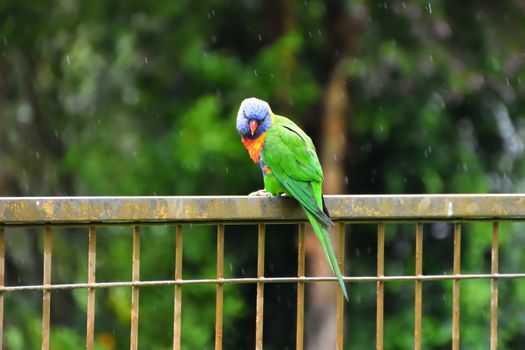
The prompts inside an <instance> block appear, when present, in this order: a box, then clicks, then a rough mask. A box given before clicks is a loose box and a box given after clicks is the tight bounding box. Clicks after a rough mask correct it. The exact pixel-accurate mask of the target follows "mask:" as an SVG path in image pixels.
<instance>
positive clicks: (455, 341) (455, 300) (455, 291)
mask: <svg viewBox="0 0 525 350" xmlns="http://www.w3.org/2000/svg"><path fill="white" fill-rule="evenodd" d="M460 274H461V224H459V223H457V224H454V276H458V275H460ZM452 283H453V285H452V350H459V314H460V286H459V280H458V279H455V280H454V281H453V282H452Z"/></svg>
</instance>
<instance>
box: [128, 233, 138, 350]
mask: <svg viewBox="0 0 525 350" xmlns="http://www.w3.org/2000/svg"><path fill="white" fill-rule="evenodd" d="M131 280H132V281H133V282H137V281H139V280H140V227H139V226H133V263H132V268H131ZM138 346H139V286H133V287H131V330H130V349H132V350H136V349H138Z"/></svg>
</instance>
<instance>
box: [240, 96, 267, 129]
mask: <svg viewBox="0 0 525 350" xmlns="http://www.w3.org/2000/svg"><path fill="white" fill-rule="evenodd" d="M271 114H272V110H271V109H270V106H269V105H268V103H266V101H263V100H259V99H258V98H255V97H250V98H247V99H245V100H244V101H242V103H241V107H240V108H239V112H238V113H237V131H238V132H239V134H241V136H242V137H244V138H247V139H256V138H257V137H259V136H261V135H262V134H264V133H265V132H266V131H267V130H268V129H269V128H270V126H272V117H271Z"/></svg>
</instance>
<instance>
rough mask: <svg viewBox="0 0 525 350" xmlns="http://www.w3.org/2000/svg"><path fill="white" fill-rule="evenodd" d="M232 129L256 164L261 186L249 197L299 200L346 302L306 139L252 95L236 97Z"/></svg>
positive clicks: (314, 162)
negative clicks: (239, 102) (277, 197)
mask: <svg viewBox="0 0 525 350" xmlns="http://www.w3.org/2000/svg"><path fill="white" fill-rule="evenodd" d="M236 129H237V132H238V133H239V134H240V135H241V141H242V143H243V144H244V147H245V148H246V149H247V151H248V154H249V156H250V158H251V160H252V161H253V162H254V163H255V164H258V165H259V167H260V168H261V171H262V175H263V181H264V189H263V190H259V191H257V192H254V193H252V194H250V195H255V196H268V197H270V196H280V195H287V196H290V197H292V198H294V199H296V200H297V201H298V202H299V204H300V206H301V207H302V209H303V210H304V212H305V214H306V216H307V218H308V220H309V221H310V224H311V225H312V228H313V230H314V232H315V234H316V236H317V238H318V239H319V242H320V244H321V247H322V248H323V252H324V254H325V257H326V259H327V260H328V264H329V265H330V268H331V270H332V272H333V273H334V274H335V275H336V276H337V280H338V282H339V286H340V287H341V290H342V292H343V295H344V297H345V299H346V300H347V301H348V294H347V291H346V288H345V284H344V280H343V276H342V274H341V270H340V269H339V265H338V263H337V257H336V254H335V251H334V247H333V245H332V242H331V240H330V235H329V234H328V231H327V229H328V228H329V227H332V226H333V225H334V223H333V221H332V219H331V218H330V215H329V213H328V210H327V208H326V205H325V203H324V199H323V193H322V186H323V170H322V168H321V165H320V163H319V159H318V157H317V154H316V151H315V146H314V144H313V142H312V140H311V139H310V137H309V136H308V135H307V134H306V133H305V132H304V131H303V130H302V129H301V128H299V127H298V126H297V125H296V124H295V123H294V122H293V121H291V120H290V119H288V118H286V117H283V116H280V115H277V114H274V113H273V112H272V110H271V108H270V105H269V104H268V103H267V102H266V101H264V100H261V99H258V98H255V97H250V98H246V99H244V100H243V101H242V103H241V105H240V107H239V111H238V113H237V120H236Z"/></svg>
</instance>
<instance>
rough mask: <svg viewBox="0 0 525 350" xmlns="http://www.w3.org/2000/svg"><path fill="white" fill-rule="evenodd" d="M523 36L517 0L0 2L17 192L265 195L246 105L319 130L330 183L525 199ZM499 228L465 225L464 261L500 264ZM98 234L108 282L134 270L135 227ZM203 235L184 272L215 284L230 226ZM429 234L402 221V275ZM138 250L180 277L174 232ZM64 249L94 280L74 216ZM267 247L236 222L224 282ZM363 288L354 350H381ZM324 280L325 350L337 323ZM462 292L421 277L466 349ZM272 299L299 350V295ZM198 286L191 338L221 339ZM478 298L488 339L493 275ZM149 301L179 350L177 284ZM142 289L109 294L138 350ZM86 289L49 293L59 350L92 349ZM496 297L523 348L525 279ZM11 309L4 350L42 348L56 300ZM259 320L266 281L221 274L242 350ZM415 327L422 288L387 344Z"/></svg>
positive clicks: (431, 308) (291, 252) (22, 242)
mask: <svg viewBox="0 0 525 350" xmlns="http://www.w3.org/2000/svg"><path fill="white" fill-rule="evenodd" d="M524 38H525V3H524V2H523V1H519V0H502V1H497V2H496V1H488V0H485V1H479V0H478V1H470V0H467V1H462V2H457V1H452V0H448V1H408V0H407V1H395V0H394V1H364V0H357V1H350V0H347V1H342V0H341V1H336V0H334V1H310V0H305V1H290V0H287V1H279V0H271V1H249V0H244V1H243V0H238V1H233V0H226V1H224V0H207V1H189V0H186V1H184V0H181V1H173V0H157V1H141V0H131V1H123V0H121V1H105V0H90V1H78V0H55V1H48V0H42V1H10V0H0V195H1V196H44V195H45V196H47V195H219V194H220V195H234V194H235V195H240V194H247V193H249V192H252V191H254V190H256V189H259V188H261V187H262V180H261V174H260V170H259V169H258V167H257V166H255V165H254V164H253V163H251V161H250V159H249V157H248V155H247V153H246V150H245V149H244V148H243V146H242V144H241V142H240V139H239V136H238V135H237V134H236V131H235V117H236V111H237V108H238V106H239V104H240V102H241V101H242V99H243V98H245V97H249V96H257V97H260V98H263V99H265V100H267V101H268V102H269V103H270V105H271V106H272V108H273V110H274V112H276V113H278V114H282V115H285V116H288V117H291V118H292V119H294V120H295V121H296V122H297V123H298V124H299V125H300V126H301V127H302V128H303V129H304V130H305V131H306V132H307V133H308V134H309V135H311V137H312V138H313V139H314V142H315V144H316V145H317V149H318V153H319V155H320V158H321V161H322V163H323V168H324V171H325V178H326V181H325V182H326V183H325V190H326V192H327V193H352V194H363V193H378V194H384V193H386V194H397V193H403V194H407V193H489V192H520V191H523V190H524V188H525V182H524V175H525V162H524V159H523V153H524V144H523V142H524V138H525V41H524ZM523 229H524V227H523V225H520V224H515V223H506V224H502V228H501V232H502V235H501V238H500V240H501V253H500V270H501V272H523V270H524V268H525V254H524V253H523V247H524V246H525V236H523ZM375 230H376V228H375V226H373V225H364V224H362V225H351V227H350V228H349V229H348V236H347V260H348V266H347V273H349V274H351V275H369V274H375V254H376V252H375V246H376V237H375V234H374V232H375ZM425 230H426V234H425V247H426V249H425V256H424V259H425V261H424V271H425V273H452V235H451V233H452V226H451V225H447V224H433V225H426V226H425ZM490 231H491V225H490V224H484V223H474V224H467V225H465V226H464V232H465V234H464V235H463V261H462V272H464V273H488V272H489V271H490ZM99 232H101V233H100V234H99V235H98V236H99V239H98V254H97V259H98V261H97V280H98V281H111V280H129V279H130V276H131V244H132V242H131V234H130V233H131V231H130V230H125V229H116V228H102V229H100V231H99ZM185 232H187V233H186V235H185V243H184V251H185V253H184V254H185V257H184V259H185V260H184V264H185V265H184V277H185V278H205V277H213V276H214V275H215V256H214V253H213V254H210V252H215V239H216V237H215V234H214V231H213V228H211V227H202V226H192V227H190V226H188V227H185ZM285 232H288V233H292V234H279V233H285ZM414 232H415V225H387V227H386V274H412V273H413V266H414V261H413V251H414V240H415V239H414ZM22 233H23V234H22ZM294 233H295V228H293V227H291V226H288V227H284V228H283V226H282V225H275V227H273V226H272V227H270V228H269V232H268V233H267V248H266V252H267V253H266V254H267V255H266V272H267V274H268V275H269V276H285V275H293V274H295V273H296V259H295V256H296V255H295V254H296V235H295V234H294ZM41 236H42V235H41V232H36V231H35V230H30V229H10V230H8V231H7V254H8V255H7V262H6V283H7V284H8V285H23V284H32V283H37V284H38V283H41V275H42V274H41V271H42V261H41V260H42V259H41V256H42V255H41V251H42V237H41ZM142 240H143V245H142V252H141V258H142V263H141V279H145V280H146V279H170V278H173V266H174V228H173V227H170V226H166V227H164V226H162V227H159V226H157V227H149V228H145V229H144V234H143V235H142ZM312 242H314V243H315V241H312ZM53 243H54V247H55V250H54V256H53V259H54V260H53V281H54V282H55V283H58V282H62V283H67V282H81V281H82V282H83V281H85V280H86V279H87V277H86V276H87V266H86V265H87V264H86V261H87V248H86V247H87V232H86V231H85V230H80V229H77V230H72V229H65V228H64V229H62V230H58V232H57V233H56V234H55V235H54V242H53ZM309 244H310V247H312V248H311V249H308V257H309V262H310V266H309V269H308V271H309V273H314V272H315V271H316V264H313V263H312V261H316V260H315V259H316V256H317V255H318V253H316V249H315V246H312V243H309ZM256 246H257V237H256V228H255V227H250V226H246V227H244V226H235V227H228V228H227V230H226V262H225V270H226V275H227V277H228V276H229V277H232V276H237V277H240V276H247V277H248V276H255V275H256V248H257V247H256ZM319 259H321V258H319ZM312 271H313V272H312ZM350 287H351V288H350V298H351V299H350V303H349V304H348V305H347V311H348V312H347V316H348V317H347V320H346V321H347V322H346V326H345V329H346V339H347V340H346V341H345V346H346V348H348V349H369V348H372V347H373V344H374V339H375V285H374V284H373V283H370V284H366V283H363V284H352V285H351V286H350ZM310 288H311V289H310ZM313 289H314V287H307V293H309V294H308V295H309V299H308V300H309V301H308V302H307V307H308V308H309V309H308V310H307V312H308V320H307V324H308V325H309V326H308V329H307V330H308V334H307V343H308V344H310V348H312V349H315V348H320V347H319V346H320V345H315V344H326V343H323V341H325V340H323V334H322V333H323V328H325V324H326V322H324V321H322V322H319V320H322V318H321V316H320V315H321V314H322V310H321V311H319V310H318V311H316V312H312V309H313V306H312V305H318V304H319V302H316V298H318V295H317V294H315V293H311V290H313ZM451 290H452V282H428V283H424V311H423V312H424V320H423V344H424V348H425V349H449V348H450V344H451V335H450V334H451V332H450V327H451V304H452V294H451ZM265 292H266V302H265V318H266V320H267V321H268V322H266V324H265V330H264V337H265V338H264V342H265V348H268V349H287V348H288V349H291V348H294V342H295V326H294V325H295V287H294V286H293V285H268V286H267V287H266V289H265ZM183 293H184V297H183V298H184V306H183V324H182V342H183V347H184V348H185V349H205V348H208V349H210V348H212V347H213V336H214V333H213V329H214V327H213V324H214V313H215V308H214V303H215V296H214V295H215V287H213V286H188V287H187V288H186V287H185V289H184V292H183ZM461 296H462V301H461V302H462V304H461V306H462V310H461V327H462V328H461V332H462V333H461V341H462V347H461V348H462V349H486V348H487V347H488V344H489V343H488V339H489V315H490V282H489V281H474V280H473V281H464V282H462V289H461ZM140 298H141V299H140V301H141V306H140V315H141V323H140V336H139V342H140V343H139V345H140V347H141V348H144V349H169V348H171V340H172V333H171V332H172V317H173V315H172V312H173V311H172V310H173V288H172V287H170V288H168V287H165V288H164V287H162V288H144V289H143V290H142V291H141V296H140ZM130 299H131V297H130V291H129V290H128V289H126V288H115V289H108V290H100V292H97V306H96V311H97V313H96V326H95V327H96V328H95V330H96V342H97V347H98V349H124V348H127V347H129V317H130V310H129V305H130ZM85 300H86V292H85V291H80V290H79V291H73V292H71V291H64V292H56V293H53V299H52V321H51V322H52V335H51V344H52V348H53V349H77V348H83V347H84V337H85V317H86V316H85V306H86V305H85V303H86V301H85ZM317 301H318V300H317ZM500 304H501V306H500V338H499V341H500V348H501V349H519V348H522V347H523V344H525V313H523V311H522V310H524V307H525V281H522V280H513V281H507V282H502V283H500ZM308 305H310V306H308ZM321 305H322V304H321ZM5 307H6V309H5V310H6V311H5V312H6V316H5V317H6V321H5V322H6V328H5V346H6V348H7V349H31V348H32V349H34V348H38V347H39V346H40V345H39V344H40V312H41V294H40V293H33V292H27V293H17V294H10V295H7V296H6V306H5ZM326 308H328V309H329V308H330V307H329V306H326ZM321 309H323V307H322V306H321ZM283 310H286V312H283ZM254 314H255V286H251V285H242V286H225V314H224V347H225V348H227V349H248V348H253V344H254V339H255V332H254V329H255V321H254ZM269 321H271V322H269ZM333 326H334V325H333V324H332V325H328V326H326V327H333ZM412 332H413V284H411V283H406V282H394V283H389V284H387V287H386V294H385V349H407V348H410V347H411V346H412V342H413V339H412ZM328 341H330V339H329V340H328ZM319 342H320V343H319Z"/></svg>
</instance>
